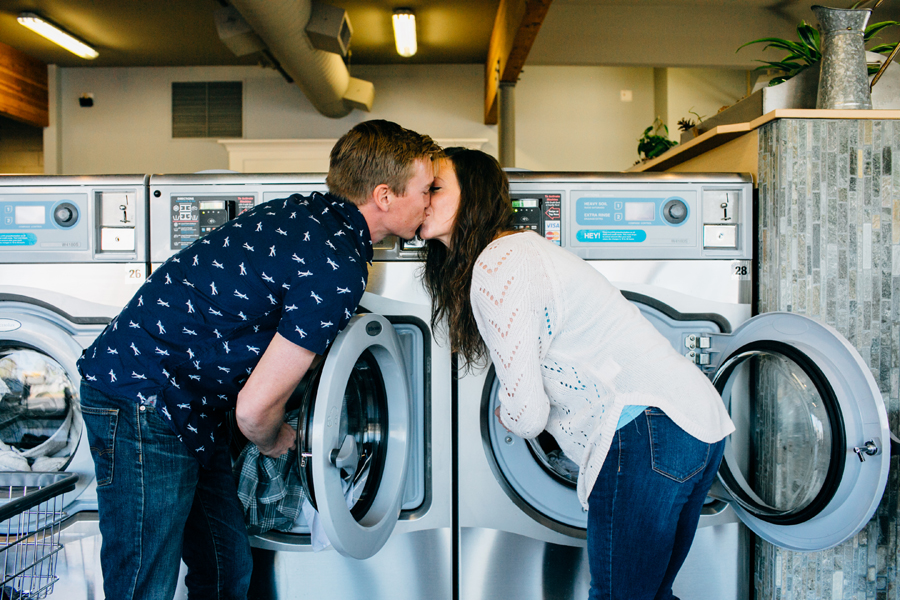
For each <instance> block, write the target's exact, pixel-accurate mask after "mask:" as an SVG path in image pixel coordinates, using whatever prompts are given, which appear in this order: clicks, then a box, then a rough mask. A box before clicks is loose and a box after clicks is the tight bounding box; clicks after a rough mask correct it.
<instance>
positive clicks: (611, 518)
mask: <svg viewBox="0 0 900 600" xmlns="http://www.w3.org/2000/svg"><path fill="white" fill-rule="evenodd" d="M616 443H617V444H618V446H619V448H618V453H619V456H618V460H617V462H618V463H619V471H618V472H619V473H621V471H622V436H621V435H620V434H619V432H618V431H617V432H616ZM613 480H614V481H615V483H614V484H613V497H612V502H611V503H610V515H609V533H608V537H607V540H608V544H607V549H608V552H609V560H608V561H607V563H608V564H609V573H608V574H607V581H608V584H607V589H608V596H609V598H612V586H613V577H612V564H613V560H612V555H613V535H612V531H613V525H614V523H615V516H616V499H617V498H618V497H619V477H618V474H617V475H616V477H614V478H613Z"/></svg>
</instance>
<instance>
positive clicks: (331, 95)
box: [231, 0, 375, 118]
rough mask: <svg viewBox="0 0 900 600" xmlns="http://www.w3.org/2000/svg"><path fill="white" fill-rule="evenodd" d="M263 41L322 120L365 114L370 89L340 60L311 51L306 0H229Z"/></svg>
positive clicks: (309, 6) (372, 93)
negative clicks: (323, 118)
mask: <svg viewBox="0 0 900 600" xmlns="http://www.w3.org/2000/svg"><path fill="white" fill-rule="evenodd" d="M231 3H232V5H233V6H234V7H235V8H236V9H237V10H238V12H240V13H241V16H243V17H244V19H245V20H246V21H247V23H249V24H250V26H251V27H252V28H253V30H254V31H255V32H256V34H257V35H258V36H259V37H260V38H261V39H262V40H263V41H264V42H265V44H266V46H268V48H269V50H270V51H271V52H272V55H273V56H275V58H276V59H277V60H278V62H279V63H281V66H282V68H283V69H284V71H285V72H286V73H287V74H288V75H290V76H291V77H292V78H293V79H294V82H295V83H296V84H297V86H299V87H300V89H301V90H303V93H304V94H305V95H306V97H307V98H309V101H310V102H312V104H313V106H314V107H315V108H316V110H318V111H319V112H320V113H322V114H323V115H325V116H326V117H332V118H340V117H343V116H346V115H347V114H349V113H350V111H351V110H352V109H354V108H359V109H361V110H370V109H371V108H372V101H373V100H374V97H375V88H374V86H373V85H372V84H371V83H370V82H368V81H363V80H361V79H356V78H355V77H350V72H349V71H348V70H347V66H346V65H345V64H344V61H343V60H342V58H341V57H340V56H339V55H337V54H333V53H331V52H324V51H322V50H318V49H316V48H314V47H313V45H312V43H310V41H309V38H308V37H307V36H306V30H305V29H306V24H307V23H308V22H309V17H310V14H311V13H312V4H311V2H310V0H231Z"/></svg>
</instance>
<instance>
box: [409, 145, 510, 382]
mask: <svg viewBox="0 0 900 600" xmlns="http://www.w3.org/2000/svg"><path fill="white" fill-rule="evenodd" d="M445 152H446V153H447V157H448V159H449V160H450V162H451V163H453V169H454V171H456V178H457V180H458V181H459V191H460V198H459V209H458V210H457V213H456V219H455V221H454V223H453V229H452V231H451V235H450V247H449V248H448V247H446V246H444V244H442V243H441V242H439V241H437V240H428V241H427V242H425V246H424V247H423V249H422V254H423V256H424V261H425V267H424V269H423V276H422V279H423V282H424V285H425V288H426V289H427V290H428V292H429V294H431V299H432V305H431V326H432V329H435V330H436V329H437V328H438V325H439V324H440V323H441V322H442V321H443V320H446V322H447V333H448V336H449V338H450V346H451V348H452V350H453V351H454V352H458V353H459V354H461V355H462V356H463V358H464V359H465V361H466V363H467V365H484V364H486V362H487V358H488V352H487V348H486V346H485V344H484V341H483V340H482V339H481V335H479V333H478V326H477V325H476V323H475V316H474V315H473V314H472V303H471V301H470V299H469V290H470V289H471V287H472V269H473V267H474V266H475V261H476V260H477V259H478V255H479V254H481V251H482V250H484V249H485V247H486V246H487V245H488V244H490V243H491V242H492V241H493V240H494V238H496V237H497V236H498V235H499V234H501V233H503V232H505V231H509V230H510V229H511V223H512V214H513V211H512V205H511V203H510V199H509V180H508V179H507V178H506V174H505V173H504V172H503V169H501V168H500V164H499V163H498V162H497V160H496V159H495V158H494V157H492V156H491V155H489V154H485V153H484V152H481V151H479V150H466V149H457V148H448V149H446V150H445Z"/></svg>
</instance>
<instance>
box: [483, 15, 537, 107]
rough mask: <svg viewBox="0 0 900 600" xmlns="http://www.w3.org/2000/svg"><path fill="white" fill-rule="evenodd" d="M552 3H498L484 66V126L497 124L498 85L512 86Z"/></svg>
mask: <svg viewBox="0 0 900 600" xmlns="http://www.w3.org/2000/svg"><path fill="white" fill-rule="evenodd" d="M552 1H553V0H500V6H499V7H498V8H497V17H496V18H495V19H494V29H493V31H492V32H491V43H490V46H489V47H488V58H487V63H485V66H484V123H485V125H496V124H497V90H498V88H499V86H500V82H508V83H515V82H516V81H518V80H519V74H520V73H521V72H522V67H524V66H525V60H526V59H527V58H528V53H529V52H530V51H531V46H532V44H534V40H535V38H536V37H537V34H538V31H539V30H540V28H541V23H543V22H544V17H545V16H547V10H548V9H549V8H550V3H551V2H552Z"/></svg>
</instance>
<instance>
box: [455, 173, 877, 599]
mask: <svg viewBox="0 0 900 600" xmlns="http://www.w3.org/2000/svg"><path fill="white" fill-rule="evenodd" d="M510 193H511V197H512V200H513V205H514V208H515V211H516V220H517V226H518V227H522V228H530V229H533V230H535V231H536V232H538V233H539V234H541V235H543V236H544V237H545V238H547V239H549V240H552V241H554V242H555V243H557V244H560V245H561V246H562V247H564V248H566V249H568V250H570V251H571V252H573V253H575V254H577V255H578V256H580V257H582V258H584V259H585V260H587V261H588V262H589V263H590V264H591V265H592V266H593V267H594V268H596V269H597V270H598V271H599V272H601V273H602V274H603V275H604V276H606V278H607V279H609V280H610V281H611V282H613V283H614V284H615V285H617V286H618V287H619V288H620V289H622V290H623V293H624V295H625V296H626V297H627V298H628V299H630V300H631V301H632V302H634V303H635V304H636V305H637V306H638V308H639V309H640V310H641V312H642V313H643V314H644V315H645V316H646V317H647V318H648V319H649V320H650V321H651V322H652V323H653V324H654V325H655V326H656V327H657V328H658V329H659V331H661V332H662V333H663V334H664V335H665V336H666V338H667V339H669V341H670V342H671V343H672V345H673V346H674V347H675V348H676V349H678V350H679V351H681V352H682V353H683V354H684V355H685V356H688V357H689V358H691V360H693V361H694V362H695V363H696V365H697V368H699V369H701V370H702V371H703V372H704V373H706V374H707V375H708V376H709V377H710V378H711V380H712V381H713V382H714V384H715V386H716V387H717V389H718V390H719V392H720V394H721V395H722V397H723V400H724V402H725V403H726V406H727V407H728V409H729V412H730V414H731V418H732V420H733V421H734V423H735V426H736V428H737V430H736V431H735V433H733V434H732V435H731V436H730V437H729V438H728V441H727V443H726V452H725V458H724V460H723V463H722V467H721V468H720V471H719V481H718V482H717V483H716V484H715V485H714V487H713V489H712V490H711V492H710V495H709V498H708V500H707V503H706V505H705V506H704V509H703V515H702V517H701V519H700V523H699V526H698V530H697V535H696V538H695V540H694V543H693V546H692V548H691V552H690V554H689V556H688V558H687V560H686V562H685V565H684V567H683V568H682V570H681V571H680V573H679V575H678V578H677V579H676V580H675V584H674V591H675V593H676V595H679V596H681V597H684V598H693V599H709V600H713V599H715V600H721V599H726V598H731V599H736V598H741V599H743V598H748V597H749V594H750V589H751V584H750V562H751V561H750V556H752V548H751V547H750V539H751V534H750V532H752V534H755V535H758V536H760V537H762V538H764V539H766V540H768V541H770V542H772V543H774V544H777V545H780V546H784V547H786V548H792V549H799V550H817V549H824V548H827V547H830V546H833V545H836V544H838V543H840V542H841V541H843V540H846V539H847V538H849V537H851V536H852V535H854V534H855V533H856V532H857V531H859V529H861V528H862V527H863V526H864V525H865V524H866V523H867V522H868V520H869V519H870V518H871V516H872V514H873V513H874V511H875V509H876V507H877V505H878V503H879V501H880V499H881V496H882V493H883V491H884V487H885V484H886V481H887V471H888V465H889V458H890V456H889V455H890V452H889V447H888V445H887V444H888V443H889V432H888V428H887V413H886V410H885V407H884V404H883V400H882V397H881V395H880V393H879V391H878V387H877V385H876V383H875V381H874V379H873V377H872V375H871V373H870V372H869V370H868V368H867V367H866V366H865V364H864V363H863V361H862V360H861V358H860V357H859V355H858V353H857V352H856V351H855V350H854V349H853V348H852V346H851V345H850V344H849V343H848V342H847V341H846V340H845V339H843V338H842V337H841V336H840V335H839V334H838V333H837V332H836V331H834V330H833V329H831V328H829V327H827V326H826V325H822V324H820V323H817V322H816V321H813V320H811V319H809V318H806V317H803V316H800V315H796V314H789V313H770V314H764V315H758V316H755V317H753V316H752V315H751V308H752V294H753V284H754V281H753V275H754V269H755V266H754V263H753V206H752V203H753V190H752V182H751V180H750V178H749V177H748V176H742V175H728V174H724V175H723V174H716V175H704V174H677V175H673V174H620V173H615V174H612V173H610V174H603V173H601V174H573V173H511V174H510ZM498 394H499V386H498V383H497V380H496V378H495V376H494V373H493V370H492V369H487V370H484V371H476V372H472V373H461V374H460V379H459V382H458V412H457V419H458V435H457V442H456V443H457V446H458V452H459V457H458V462H457V464H456V467H457V470H458V480H459V487H458V494H457V498H458V512H459V521H458V523H459V529H458V535H459V540H460V541H459V584H458V585H459V593H460V597H461V598H466V599H467V600H472V599H479V598H485V599H487V598H490V599H492V600H496V599H500V598H516V599H528V598H533V599H538V598H571V597H576V598H585V597H587V590H588V587H589V584H590V574H589V572H588V565H587V556H586V551H585V542H584V538H585V533H586V523H587V514H586V512H585V511H584V510H583V509H582V507H581V505H580V503H579V502H578V499H577V497H576V492H575V480H576V477H577V473H578V468H577V466H576V465H575V464H574V463H572V462H571V461H570V460H568V459H567V458H566V457H565V456H564V455H562V454H561V452H560V450H559V447H558V446H557V445H556V444H555V442H554V441H553V439H552V438H551V437H550V436H549V435H547V434H542V435H540V436H538V437H537V438H535V439H533V440H523V439H521V438H518V437H516V436H515V435H513V434H511V433H509V432H507V431H506V430H505V429H504V428H503V427H502V426H501V425H499V423H498V422H497V420H496V418H495V417H494V409H495V407H496V406H497V405H498V402H499V400H498ZM647 501H648V502H652V498H648V499H647ZM647 543H648V544H652V543H653V541H652V540H648V541H647Z"/></svg>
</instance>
